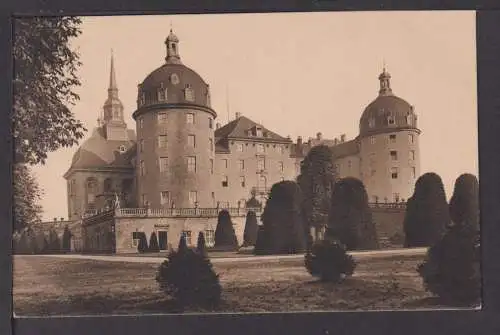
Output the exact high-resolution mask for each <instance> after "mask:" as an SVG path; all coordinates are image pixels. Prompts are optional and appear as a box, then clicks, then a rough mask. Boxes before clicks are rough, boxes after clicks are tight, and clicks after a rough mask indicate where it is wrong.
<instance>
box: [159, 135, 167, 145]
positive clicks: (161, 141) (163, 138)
mask: <svg viewBox="0 0 500 335" xmlns="http://www.w3.org/2000/svg"><path fill="white" fill-rule="evenodd" d="M166 147H167V135H158V148H166Z"/></svg>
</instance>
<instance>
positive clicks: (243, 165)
mask: <svg viewBox="0 0 500 335" xmlns="http://www.w3.org/2000/svg"><path fill="white" fill-rule="evenodd" d="M238 168H239V170H240V171H245V161H244V160H243V159H240V160H239V161H238Z"/></svg>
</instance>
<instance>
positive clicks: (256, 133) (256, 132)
mask: <svg viewBox="0 0 500 335" xmlns="http://www.w3.org/2000/svg"><path fill="white" fill-rule="evenodd" d="M255 136H257V137H262V128H260V127H256V128H255Z"/></svg>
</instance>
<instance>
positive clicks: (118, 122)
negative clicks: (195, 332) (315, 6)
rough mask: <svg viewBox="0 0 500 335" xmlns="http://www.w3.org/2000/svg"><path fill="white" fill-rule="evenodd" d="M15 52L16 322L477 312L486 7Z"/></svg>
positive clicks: (42, 29)
mask: <svg viewBox="0 0 500 335" xmlns="http://www.w3.org/2000/svg"><path fill="white" fill-rule="evenodd" d="M12 39H13V62H14V63H13V65H14V73H13V83H12V87H13V115H12V118H13V120H12V121H13V141H14V146H15V162H14V164H13V167H12V172H13V183H14V185H13V198H14V200H13V206H14V208H13V218H14V220H13V221H14V222H13V227H14V228H13V236H12V246H13V311H14V313H15V317H19V318H26V317H53V316H108V315H109V316H111V315H150V314H187V313H202V314H205V313H206V314H211V313H272V312H280V313H283V312H320V311H331V312H336V311H388V310H390V311H392V310H396V311H400V310H408V311H417V310H434V309H435V310H444V309H480V308H481V306H482V305H481V304H482V295H481V290H482V288H481V277H482V276H481V250H480V249H481V243H480V242H481V241H480V203H479V177H480V176H479V168H478V121H477V114H478V107H477V104H478V102H477V74H476V64H477V62H476V13H475V12H474V11H405V12H399V11H377V12H311V13H259V14H257V13H245V14H203V15H188V14H182V15H180V14H178V15H134V16H127V15H121V16H120V15H118V16H82V17H70V16H64V17H48V16H46V17H43V16H38V17H19V18H16V19H15V20H13V37H12Z"/></svg>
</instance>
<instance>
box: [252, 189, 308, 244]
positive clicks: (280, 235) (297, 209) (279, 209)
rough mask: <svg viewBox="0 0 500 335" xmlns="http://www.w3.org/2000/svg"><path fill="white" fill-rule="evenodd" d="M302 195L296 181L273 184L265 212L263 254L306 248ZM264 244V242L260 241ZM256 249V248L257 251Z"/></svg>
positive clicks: (263, 216)
mask: <svg viewBox="0 0 500 335" xmlns="http://www.w3.org/2000/svg"><path fill="white" fill-rule="evenodd" d="M301 205H302V194H301V191H300V187H299V185H298V184H297V183H296V182H294V181H282V182H279V183H276V184H274V185H273V186H272V188H271V192H270V194H269V199H268V200H267V202H266V207H265V208H264V212H263V213H262V226H263V234H264V235H266V237H265V238H264V241H266V244H267V245H262V244H261V245H260V246H259V247H263V248H264V249H265V250H264V252H261V253H268V254H282V253H299V252H303V251H304V250H305V249H306V234H305V229H304V225H303V223H302V219H303V218H302V215H301ZM261 243H262V242H261ZM256 251H257V250H256Z"/></svg>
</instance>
